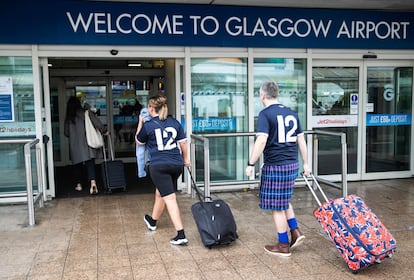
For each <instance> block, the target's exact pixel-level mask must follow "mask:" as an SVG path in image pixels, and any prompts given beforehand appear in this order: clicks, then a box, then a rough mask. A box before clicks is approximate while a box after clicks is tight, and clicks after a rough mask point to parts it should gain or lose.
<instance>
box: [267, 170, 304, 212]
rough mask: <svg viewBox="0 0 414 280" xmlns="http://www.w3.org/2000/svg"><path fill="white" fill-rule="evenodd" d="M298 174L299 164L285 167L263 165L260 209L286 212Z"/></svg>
mask: <svg viewBox="0 0 414 280" xmlns="http://www.w3.org/2000/svg"><path fill="white" fill-rule="evenodd" d="M298 172H299V162H296V163H292V164H286V165H265V166H263V168H262V176H261V186H260V192H259V193H260V208H261V209H264V210H278V211H280V210H287V209H288V208H289V203H290V199H291V198H292V194H293V187H294V186H295V180H296V177H297V176H298Z"/></svg>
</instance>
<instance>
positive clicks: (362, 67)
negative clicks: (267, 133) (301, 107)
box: [308, 59, 414, 181]
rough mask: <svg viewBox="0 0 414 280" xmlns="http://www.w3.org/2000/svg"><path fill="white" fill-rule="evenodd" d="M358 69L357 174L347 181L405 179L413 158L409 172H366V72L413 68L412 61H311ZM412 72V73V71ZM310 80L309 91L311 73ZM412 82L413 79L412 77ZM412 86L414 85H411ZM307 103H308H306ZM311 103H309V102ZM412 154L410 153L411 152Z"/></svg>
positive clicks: (333, 177)
mask: <svg viewBox="0 0 414 280" xmlns="http://www.w3.org/2000/svg"><path fill="white" fill-rule="evenodd" d="M338 66H341V67H358V69H359V87H358V91H359V94H358V96H359V102H358V124H359V125H358V148H357V164H358V166H357V173H353V174H348V180H350V181H360V180H377V179H389V178H407V177H410V176H412V175H413V174H414V157H412V156H411V157H410V161H411V162H410V170H408V171H390V172H376V173H367V172H366V168H365V166H366V143H367V139H366V127H367V126H366V113H367V106H366V105H367V71H368V67H376V66H378V67H381V66H383V67H385V66H393V67H413V68H414V62H413V61H408V62H407V61H403V60H396V59H395V60H377V59H375V60H374V59H351V60H340V59H338V60H335V59H326V60H325V59H314V60H313V61H312V66H311V67H310V69H313V67H338ZM413 72H414V71H413ZM309 76H310V77H311V78H310V89H312V83H313V81H312V73H310V75H309ZM413 80H414V77H413ZM413 84H414V83H413ZM413 96H414V85H413ZM308 103H309V102H308ZM310 103H311V102H310ZM311 108H312V107H311V106H308V109H309V111H310V112H309V114H308V116H309V118H308V119H309V121H308V127H309V129H313V127H312V121H311V118H312V112H311V111H312V109H311ZM411 108H412V109H414V98H412V105H411ZM413 123H414V114H413V113H412V114H411V143H410V145H411V146H410V148H411V151H413V147H414V146H413V145H414V129H413ZM411 153H412V152H411ZM323 177H324V178H326V179H327V180H332V181H338V180H340V174H333V175H324V176H323Z"/></svg>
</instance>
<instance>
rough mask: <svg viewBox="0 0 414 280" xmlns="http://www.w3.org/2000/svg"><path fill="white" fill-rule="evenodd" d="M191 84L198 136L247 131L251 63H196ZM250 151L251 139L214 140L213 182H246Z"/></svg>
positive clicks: (235, 60) (228, 60)
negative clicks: (245, 169)
mask: <svg viewBox="0 0 414 280" xmlns="http://www.w3.org/2000/svg"><path fill="white" fill-rule="evenodd" d="M191 83H192V85H191V87H192V88H191V91H192V111H193V112H192V113H193V132H194V133H196V134H205V133H228V132H245V131H247V129H248V126H247V120H248V119H247V59H245V58H206V59H203V58H197V59H192V60H191ZM247 147H248V146H247V139H235V138H228V137H220V138H211V139H210V176H211V180H212V181H215V180H241V179H242V178H244V168H243V167H244V166H245V161H246V158H248V154H247V152H248V148H247ZM198 154H199V155H200V156H201V157H200V158H199V159H197V161H202V160H203V158H202V153H198ZM198 168H199V165H197V169H198Z"/></svg>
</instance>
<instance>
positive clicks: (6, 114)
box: [0, 76, 14, 122]
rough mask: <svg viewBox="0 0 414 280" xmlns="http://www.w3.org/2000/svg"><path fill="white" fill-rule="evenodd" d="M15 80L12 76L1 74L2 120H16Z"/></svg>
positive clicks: (0, 100)
mask: <svg viewBox="0 0 414 280" xmlns="http://www.w3.org/2000/svg"><path fill="white" fill-rule="evenodd" d="M13 104H14V103H13V81H12V77H10V76H0V122H13V121H14V106H13Z"/></svg>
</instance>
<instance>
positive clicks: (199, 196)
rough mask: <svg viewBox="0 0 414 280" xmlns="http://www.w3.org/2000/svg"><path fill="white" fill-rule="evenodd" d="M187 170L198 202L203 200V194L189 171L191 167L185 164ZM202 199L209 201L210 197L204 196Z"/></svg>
mask: <svg viewBox="0 0 414 280" xmlns="http://www.w3.org/2000/svg"><path fill="white" fill-rule="evenodd" d="M187 170H188V174H190V179H191V187H192V188H193V189H194V191H195V192H196V194H197V197H198V200H200V202H203V198H202V197H203V195H202V194H201V191H200V190H199V189H198V187H197V185H196V182H195V180H194V177H193V173H192V172H191V169H190V167H189V166H187ZM204 201H211V197H205V198H204Z"/></svg>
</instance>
